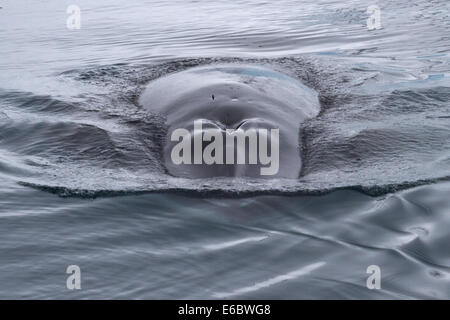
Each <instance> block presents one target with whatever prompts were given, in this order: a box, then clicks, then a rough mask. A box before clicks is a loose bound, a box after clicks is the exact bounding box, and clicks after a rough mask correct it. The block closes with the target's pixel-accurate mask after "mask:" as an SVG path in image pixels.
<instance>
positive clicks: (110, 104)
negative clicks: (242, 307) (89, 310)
mask: <svg viewBox="0 0 450 320" xmlns="http://www.w3.org/2000/svg"><path fill="white" fill-rule="evenodd" d="M70 5H75V6H77V7H78V8H79V9H80V10H81V11H80V17H81V20H80V21H81V25H80V28H79V29H70V28H68V26H67V19H68V18H70V16H71V13H70V12H69V13H68V12H67V9H68V7H69V6H70ZM371 5H376V6H377V7H378V8H379V13H380V20H379V22H380V25H379V27H380V28H377V29H373V30H369V28H368V22H367V19H368V18H369V16H370V15H371V13H370V12H367V9H368V7H369V6H371ZM0 6H1V9H0V182H1V183H0V298H1V299H7V298H12V299H24V298H38V299H87V298H97V299H110V298H113V299H114V298H127V299H128V298H132V299H142V298H146V299H148V298H150V299H164V298H166V299H167V298H174V299H197V298H200V299H216V298H219V299H236V298H243V299H266V298H267V299H298V298H301V299H317V298H319V299H333V298H338V299H341V298H342V299H382V298H387V299H422V298H427V299H429V298H431V299H434V298H437V299H450V232H449V230H450V1H448V0H396V1H389V0H362V1H353V0H352V1H331V0H328V1H327V0H315V1H304V0H298V1H294V0H278V1H263V0H259V1H258V0H240V1H220V0H196V1H187V0H173V1H172V0H170V1H169V0H164V1H157V0H128V1H119V0H97V1H88V0H70V1H66V0H47V1H38V0H33V1H30V0H3V1H1V2H0ZM371 21H372V20H370V22H369V26H371V24H370V23H371ZM69 26H73V25H70V24H69ZM224 62H227V63H228V62H230V63H246V64H256V65H263V66H269V67H272V68H274V69H276V70H281V71H285V72H286V73H288V74H289V75H291V76H293V77H297V78H298V79H300V80H301V81H302V82H303V83H305V84H306V85H308V86H309V87H311V88H313V89H315V90H316V91H317V92H318V93H319V96H320V102H321V108H322V109H321V113H320V114H319V116H318V117H316V118H313V119H311V120H309V121H307V122H306V123H304V124H303V126H302V128H301V130H302V131H301V132H302V139H303V146H304V147H303V149H302V156H303V159H304V163H303V172H302V174H301V176H300V177H299V179H284V180H283V179H250V178H239V179H231V178H214V179H182V178H176V177H173V176H170V175H168V174H167V173H166V170H165V169H164V166H163V164H162V162H161V159H160V147H161V140H162V137H163V136H164V134H163V132H164V120H163V119H161V118H159V117H157V116H155V115H151V114H148V113H147V112H145V110H143V109H142V108H141V107H140V106H139V105H138V104H137V98H138V97H139V95H140V93H141V92H142V89H143V87H144V86H145V84H146V83H148V82H149V81H152V80H154V79H157V78H158V77H161V76H164V75H166V74H169V73H172V72H177V71H181V70H186V69H188V68H190V67H194V66H200V65H207V64H215V63H224ZM69 265H77V266H79V268H80V270H81V289H80V290H69V289H68V288H67V287H66V280H67V278H68V277H69V274H67V273H66V269H67V267H68V266H69ZM373 265H375V266H378V267H379V268H380V272H381V289H372V290H370V289H368V288H367V286H366V280H367V278H368V277H369V276H370V274H368V273H367V272H366V271H367V268H368V267H369V266H373Z"/></svg>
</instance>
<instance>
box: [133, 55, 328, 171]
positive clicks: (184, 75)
mask: <svg viewBox="0 0 450 320" xmlns="http://www.w3.org/2000/svg"><path fill="white" fill-rule="evenodd" d="M139 103H140V105H141V106H142V107H143V108H145V109H146V110H148V111H149V112H153V113H157V114H160V115H162V116H164V117H165V118H166V123H167V126H168V133H167V137H166V139H165V143H164V147H163V148H164V150H163V158H164V163H165V167H166V168H167V170H168V172H169V173H170V174H171V175H173V176H177V177H185V178H207V177H215V176H232V177H235V176H250V177H266V178H267V177H278V178H298V176H299V174H300V170H301V155H300V137H299V132H300V131H299V128H300V125H301V123H302V122H304V121H305V120H307V119H309V118H311V117H314V116H316V115H317V114H318V113H319V111H320V104H319V100H318V96H317V93H316V92H315V91H314V90H312V89H311V88H309V87H307V86H305V85H304V84H302V83H301V82H300V81H298V80H297V79H295V78H293V77H290V76H287V75H285V74H283V73H281V72H278V71H274V70H271V69H269V68H267V67H263V66H256V65H242V64H221V65H208V66H201V67H194V68H191V69H188V70H185V71H180V72H176V73H172V74H169V75H166V76H164V77H161V78H158V79H156V80H154V81H151V82H150V83H149V84H148V85H147V87H146V88H145V90H144V91H143V93H142V95H141V96H140V99H139ZM267 144H268V146H267Z"/></svg>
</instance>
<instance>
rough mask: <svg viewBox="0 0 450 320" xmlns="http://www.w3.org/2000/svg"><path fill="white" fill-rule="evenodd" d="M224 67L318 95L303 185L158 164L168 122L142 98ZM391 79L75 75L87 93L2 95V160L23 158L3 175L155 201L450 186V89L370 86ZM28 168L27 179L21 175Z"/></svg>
mask: <svg viewBox="0 0 450 320" xmlns="http://www.w3.org/2000/svg"><path fill="white" fill-rule="evenodd" d="M223 62H226V63H246V64H258V65H270V68H272V69H275V70H277V71H280V72H284V73H286V74H287V75H289V76H292V77H295V78H297V79H299V80H300V81H302V82H303V83H305V84H306V85H308V86H309V87H312V88H313V89H314V90H316V91H317V92H318V93H319V100H320V103H321V112H320V114H319V115H318V116H317V117H316V118H314V119H311V120H309V121H307V122H306V123H304V124H303V125H302V127H301V131H300V139H302V142H303V143H302V150H301V153H302V159H303V170H302V175H301V177H300V178H299V179H298V180H257V179H255V180H252V179H243V180H227V179H220V178H219V179H204V180H198V179H179V178H176V177H172V176H170V175H168V174H167V172H166V170H165V168H164V165H163V164H162V161H161V157H162V155H161V150H162V145H163V143H164V141H163V139H164V136H165V130H166V127H165V120H164V119H163V118H161V117H160V116H158V115H156V114H151V113H148V112H147V111H145V110H142V108H141V107H140V106H139V104H138V103H137V99H138V97H139V95H140V93H141V91H142V90H143V88H144V86H145V85H146V84H147V83H148V82H149V81H151V80H154V79H157V78H158V77H161V76H163V75H167V74H169V73H173V72H177V71H181V70H185V69H188V68H190V67H195V66H200V65H207V64H214V63H223ZM384 73H385V70H383V69H381V68H380V69H376V68H375V67H371V68H349V67H345V66H342V65H340V64H339V63H337V62H336V61H334V60H332V59H331V58H329V57H327V58H326V59H324V58H318V57H317V56H301V57H285V58H276V59H254V58H249V59H243V58H195V59H180V60H172V61H166V62H162V63H155V64H150V65H148V64H137V65H131V64H115V65H110V66H99V67H91V68H88V69H85V70H68V71H66V72H64V73H62V74H59V75H58V77H62V78H63V79H66V78H67V79H70V80H72V81H74V82H75V83H79V84H80V85H83V86H86V87H87V88H88V89H89V90H87V91H86V92H85V93H84V94H83V95H79V96H77V97H75V98H74V97H66V98H64V97H63V98H55V97H52V96H43V95H35V94H33V93H30V92H18V91H5V90H1V91H0V104H1V105H2V107H3V109H2V113H1V115H0V150H3V151H4V152H5V155H6V156H5V157H6V158H5V159H6V160H5V161H7V159H8V153H11V154H13V155H14V158H15V159H21V160H22V163H17V162H15V163H17V170H16V171H15V170H14V168H11V167H8V168H6V167H5V168H3V169H1V168H0V172H1V173H4V174H7V175H8V176H10V177H12V178H13V179H14V180H16V181H17V182H18V183H20V184H22V185H26V186H30V187H33V188H38V189H40V190H45V191H47V192H50V193H54V194H57V195H59V196H63V197H81V198H95V197H110V196H118V195H130V194H141V193H153V192H163V193H182V194H188V195H194V196H197V195H209V196H220V197H241V196H243V197H247V196H254V195H260V194H278V195H307V194H308V195H316V194H317V195H321V194H324V193H329V192H333V191H336V190H342V189H352V190H357V191H360V192H363V193H365V194H368V195H373V196H377V195H382V194H386V193H391V192H395V191H397V190H401V189H405V188H411V187H415V186H418V185H424V184H432V183H436V182H438V181H447V180H448V179H449V176H448V172H449V169H450V152H449V149H448V145H449V142H450V130H449V126H448V118H447V116H446V114H448V112H450V109H449V108H450V104H449V102H450V95H449V94H448V90H447V89H448V88H446V87H442V86H435V87H429V86H428V87H426V88H416V89H411V88H409V89H401V88H400V89H399V88H396V87H393V88H392V89H385V88H383V89H382V90H381V91H380V88H379V87H377V85H376V83H375V84H374V82H373V79H374V78H375V79H376V78H383V77H384V76H385V74H384ZM372 91H373V92H375V93H373V94H369V93H368V92H372ZM12 158H13V157H11V159H12ZM12 162H14V161H12ZM22 170H25V171H28V172H30V175H29V177H24V174H16V173H15V172H17V171H20V172H22Z"/></svg>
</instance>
